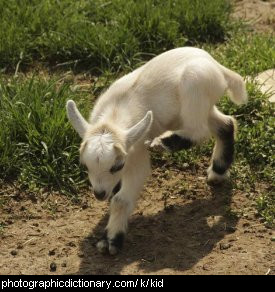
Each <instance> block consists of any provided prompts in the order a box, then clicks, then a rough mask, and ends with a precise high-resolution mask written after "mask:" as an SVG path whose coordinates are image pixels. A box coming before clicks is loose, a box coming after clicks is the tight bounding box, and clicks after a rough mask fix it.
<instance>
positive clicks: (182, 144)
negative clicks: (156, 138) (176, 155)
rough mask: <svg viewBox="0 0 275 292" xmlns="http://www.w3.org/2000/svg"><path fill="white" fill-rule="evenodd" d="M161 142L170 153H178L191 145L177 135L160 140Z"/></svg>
mask: <svg viewBox="0 0 275 292" xmlns="http://www.w3.org/2000/svg"><path fill="white" fill-rule="evenodd" d="M161 142H162V143H163V144H164V145H165V146H166V147H168V148H169V150H171V151H180V150H182V149H189V148H190V147H191V146H192V145H193V143H192V141H191V140H190V139H188V138H183V137H181V136H179V135H177V134H172V135H171V136H169V137H166V138H163V139H161Z"/></svg>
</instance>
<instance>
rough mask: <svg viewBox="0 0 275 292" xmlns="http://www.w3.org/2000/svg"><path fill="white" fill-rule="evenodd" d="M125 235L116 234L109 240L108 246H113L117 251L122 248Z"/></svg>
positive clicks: (121, 233)
mask: <svg viewBox="0 0 275 292" xmlns="http://www.w3.org/2000/svg"><path fill="white" fill-rule="evenodd" d="M124 237H125V234H124V233H123V232H119V233H117V234H116V236H115V237H114V238H112V239H111V240H110V244H111V245H113V246H115V247H116V248H118V249H121V248H122V246H123V242H124Z"/></svg>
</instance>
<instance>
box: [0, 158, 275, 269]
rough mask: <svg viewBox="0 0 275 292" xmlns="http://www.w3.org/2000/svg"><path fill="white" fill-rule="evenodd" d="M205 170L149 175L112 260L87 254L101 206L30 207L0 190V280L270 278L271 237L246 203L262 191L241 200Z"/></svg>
mask: <svg viewBox="0 0 275 292" xmlns="http://www.w3.org/2000/svg"><path fill="white" fill-rule="evenodd" d="M206 165H207V162H206V161H205V162H201V163H200V165H190V166H189V165H186V164H184V165H183V167H175V166H173V165H171V164H170V165H169V163H168V164H167V163H166V164H165V163H164V164H163V165H160V166H157V167H155V168H154V171H153V175H152V177H151V179H150V181H149V182H148V184H147V187H146V189H145V190H144V192H143V193H142V195H141V198H140V200H139V202H138V206H137V208H136V210H135V212H134V214H133V215H132V216H131V219H130V224H129V232H128V234H127V238H126V241H125V244H124V247H123V250H122V251H121V253H120V254H118V255H117V256H109V255H101V254H100V253H99V252H98V251H97V249H96V247H95V245H96V242H97V240H98V239H99V238H100V237H101V235H102V233H103V230H104V227H105V224H106V222H107V213H108V203H107V202H99V201H96V200H95V199H94V198H93V195H92V194H90V193H89V192H86V193H84V194H83V196H82V197H81V201H80V202H78V203H77V204H73V203H72V202H71V201H68V200H66V199H65V198H64V197H62V196H58V195H55V194H51V195H48V194H40V195H39V198H38V200H37V199H36V198H37V194H36V196H33V195H32V194H24V193H20V192H18V191H16V189H15V188H14V187H9V188H8V187H7V189H6V190H3V191H2V194H1V195H2V196H3V197H4V198H7V201H6V202H5V204H3V206H2V208H1V214H0V222H2V225H5V227H4V228H3V230H2V232H1V235H0V243H1V249H0V257H1V261H0V274H275V262H274V250H273V251H272V248H273V245H274V242H272V237H273V235H272V230H271V229H268V228H266V227H265V226H264V225H263V223H261V222H260V221H259V219H258V218H257V212H256V210H255V209H254V206H253V203H252V202H253V198H255V196H258V195H259V194H260V193H262V192H264V191H265V188H266V186H264V185H258V186H257V187H256V188H255V190H254V191H253V192H250V193H249V194H247V193H245V192H240V191H239V188H238V187H234V185H235V186H238V184H240V182H234V184H233V182H230V181H229V182H228V183H226V184H224V185H222V186H217V187H211V186H209V185H207V184H206V182H205V169H206ZM55 267H56V270H55Z"/></svg>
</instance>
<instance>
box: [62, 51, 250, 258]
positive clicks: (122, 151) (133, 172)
mask: <svg viewBox="0 0 275 292" xmlns="http://www.w3.org/2000/svg"><path fill="white" fill-rule="evenodd" d="M226 90H229V94H230V98H231V100H232V101H233V102H234V103H236V104H241V103H245V102H246V101H247V94H246V90H245V84H244V81H243V79H242V77H241V76H240V75H238V74H237V73H235V72H233V71H231V70H229V69H227V68H225V67H224V66H222V65H221V64H219V63H218V62H217V61H216V60H214V59H213V58H212V57H211V56H210V55H209V54H208V53H207V52H205V51H204V50H201V49H197V48H191V47H184V48H177V49H173V50H170V51H167V52H165V53H163V54H161V55H159V56H157V57H155V58H153V59H152V60H151V61H149V62H148V63H146V64H145V65H143V66H141V67H140V68H138V69H136V70H135V71H133V72H132V73H130V74H127V75H126V76H124V77H122V78H120V79H119V80H117V81H116V82H114V83H113V84H112V85H111V86H110V88H109V89H108V90H107V91H106V92H104V93H103V94H102V95H101V96H100V98H99V99H98V100H97V102H96V105H95V106H94V109H93V111H92V114H91V116H90V119H89V122H87V121H86V120H85V119H84V118H83V117H82V115H81V114H80V112H79V111H78V109H77V107H76V105H75V103H74V102H73V101H72V100H69V101H68V102H67V114H68V118H69V120H70V122H71V123H72V125H73V127H74V128H75V130H76V131H77V132H78V134H79V135H80V137H81V138H82V139H83V141H82V144H81V146H80V160H81V162H82V163H83V164H84V165H86V167H87V169H88V173H89V179H90V182H91V184H92V186H93V189H94V194H95V197H96V198H97V199H99V200H106V199H110V200H111V205H110V217H109V221H108V225H107V227H106V232H105V235H104V237H103V238H102V240H100V241H99V242H98V244H97V248H98V250H99V251H101V252H105V251H109V253H110V254H116V253H117V252H118V250H119V249H120V248H121V247H122V243H123V239H124V235H125V232H126V229H127V221H128V217H129V216H130V214H131V212H132V211H133V209H134V206H135V202H136V200H137V198H138V195H139V193H140V192H141V190H142V188H143V185H144V182H145V180H146V178H147V177H148V175H149V174H150V170H151V169H150V156H149V151H148V148H150V147H153V148H154V147H157V148H164V149H167V150H169V151H179V150H181V149H188V148H190V147H191V146H192V145H195V144H198V143H200V142H201V141H203V140H205V139H206V138H209V137H210V136H214V137H215V139H216V145H215V148H214V153H213V156H212V160H211V161H212V162H211V166H210V167H209V169H208V181H210V182H220V181H222V180H224V179H225V178H226V177H227V176H228V169H229V167H230V165H231V163H232V162H233V153H234V132H235V131H236V126H235V121H234V119H233V118H232V117H231V116H227V115H224V114H223V113H221V112H220V111H219V110H218V109H217V107H216V106H215V104H216V103H217V102H218V101H219V99H220V98H221V97H222V96H223V94H224V93H225V91H226ZM148 141H150V143H148Z"/></svg>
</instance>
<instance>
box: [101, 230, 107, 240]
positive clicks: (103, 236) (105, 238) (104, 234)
mask: <svg viewBox="0 0 275 292" xmlns="http://www.w3.org/2000/svg"><path fill="white" fill-rule="evenodd" d="M100 240H108V236H107V230H105V231H104V233H103V235H102V237H101V239H100Z"/></svg>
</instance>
